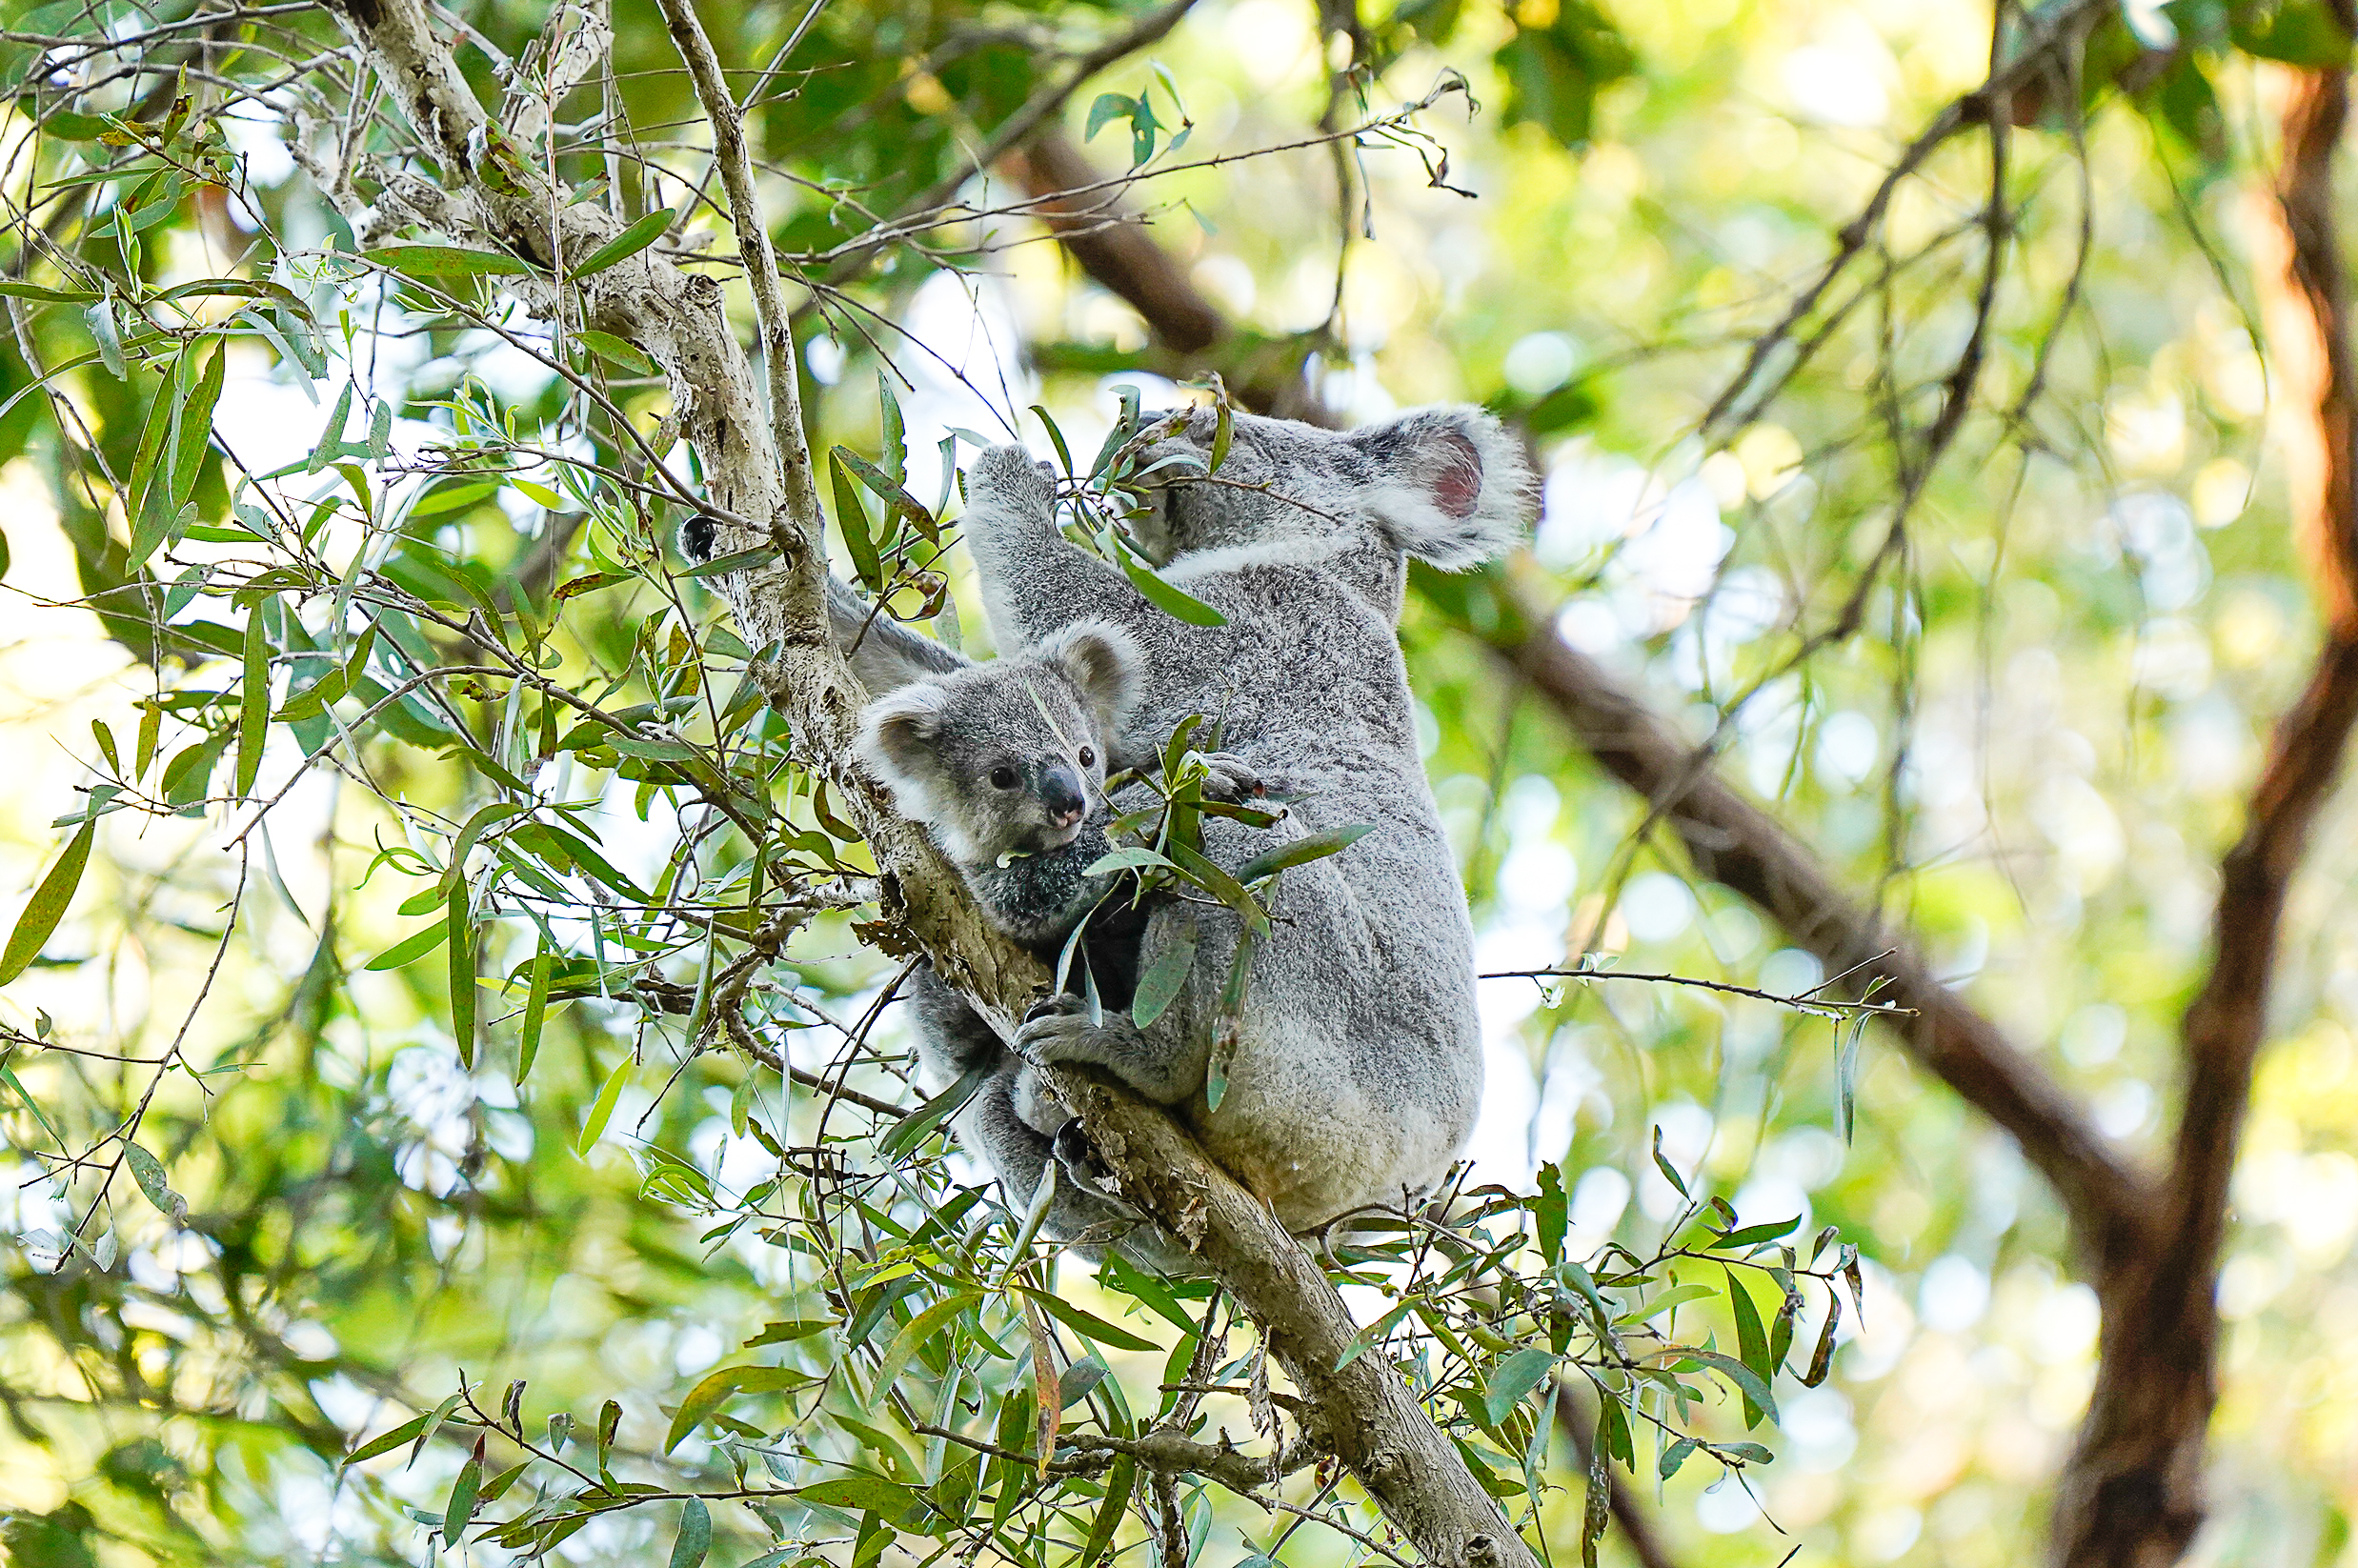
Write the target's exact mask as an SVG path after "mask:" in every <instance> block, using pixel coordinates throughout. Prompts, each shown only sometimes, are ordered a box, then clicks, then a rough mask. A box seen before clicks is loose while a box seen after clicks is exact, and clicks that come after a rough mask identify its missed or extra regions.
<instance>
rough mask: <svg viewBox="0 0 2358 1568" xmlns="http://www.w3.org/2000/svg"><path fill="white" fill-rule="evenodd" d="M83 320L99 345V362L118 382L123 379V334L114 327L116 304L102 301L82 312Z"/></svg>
mask: <svg viewBox="0 0 2358 1568" xmlns="http://www.w3.org/2000/svg"><path fill="white" fill-rule="evenodd" d="M82 320H83V321H84V323H85V324H87V325H88V326H89V328H90V330H91V339H92V340H93V341H94V342H96V343H97V345H98V362H99V363H100V364H102V365H104V366H106V367H107V373H108V374H109V375H111V376H113V377H114V378H115V379H116V380H117V381H120V380H122V379H123V376H124V364H123V334H122V333H121V332H119V331H117V330H116V328H115V325H114V302H113V301H112V300H108V299H102V300H100V301H99V302H98V303H97V304H95V305H93V306H91V308H90V309H89V310H87V311H84V312H82Z"/></svg>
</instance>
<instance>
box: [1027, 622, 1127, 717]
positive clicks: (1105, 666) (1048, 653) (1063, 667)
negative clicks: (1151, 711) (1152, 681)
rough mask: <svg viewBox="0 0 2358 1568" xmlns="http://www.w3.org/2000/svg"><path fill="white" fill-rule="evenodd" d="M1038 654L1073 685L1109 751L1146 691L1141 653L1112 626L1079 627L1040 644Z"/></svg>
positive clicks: (1089, 623) (1117, 627)
mask: <svg viewBox="0 0 2358 1568" xmlns="http://www.w3.org/2000/svg"><path fill="white" fill-rule="evenodd" d="M1036 652H1037V653H1038V654H1039V656H1040V657H1041V658H1044V659H1046V660H1047V661H1048V662H1049V663H1050V664H1052V665H1054V666H1055V667H1056V668H1057V669H1058V671H1060V672H1061V673H1063V675H1064V678H1065V679H1067V680H1069V681H1071V682H1072V683H1073V690H1074V691H1076V692H1078V693H1079V694H1080V698H1081V701H1082V703H1083V704H1085V705H1086V706H1087V708H1088V709H1089V713H1090V716H1091V717H1092V718H1094V719H1095V720H1096V721H1097V726H1098V734H1099V735H1100V736H1101V737H1102V738H1103V739H1104V740H1105V741H1106V743H1107V744H1108V746H1109V747H1110V746H1111V744H1112V742H1113V739H1114V737H1115V736H1116V735H1117V734H1119V732H1120V730H1121V724H1122V720H1123V719H1124V718H1126V717H1128V716H1129V713H1130V710H1131V708H1132V707H1133V706H1134V705H1135V704H1136V703H1137V702H1138V699H1139V695H1140V694H1141V692H1142V689H1143V687H1144V685H1145V681H1146V653H1145V650H1143V649H1141V648H1140V647H1139V645H1138V640H1137V639H1136V638H1134V637H1133V636H1131V635H1130V633H1127V632H1125V631H1123V630H1122V629H1121V628H1120V627H1119V626H1116V625H1114V624H1113V623H1112V622H1110V621H1083V622H1082V623H1081V624H1079V625H1078V626H1068V627H1066V628H1065V629H1064V630H1063V631H1061V632H1058V633H1055V634H1054V635H1052V636H1049V637H1046V638H1043V639H1042V640H1041V641H1040V642H1039V644H1038V648H1037V650H1036Z"/></svg>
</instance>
